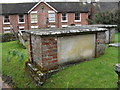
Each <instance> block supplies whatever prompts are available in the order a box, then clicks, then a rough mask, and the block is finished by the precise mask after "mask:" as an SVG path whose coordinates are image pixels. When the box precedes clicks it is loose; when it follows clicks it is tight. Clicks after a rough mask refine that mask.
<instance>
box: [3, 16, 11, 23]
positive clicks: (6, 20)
mask: <svg viewBox="0 0 120 90" xmlns="http://www.w3.org/2000/svg"><path fill="white" fill-rule="evenodd" d="M4 24H10V20H9V16H8V15H5V16H4Z"/></svg>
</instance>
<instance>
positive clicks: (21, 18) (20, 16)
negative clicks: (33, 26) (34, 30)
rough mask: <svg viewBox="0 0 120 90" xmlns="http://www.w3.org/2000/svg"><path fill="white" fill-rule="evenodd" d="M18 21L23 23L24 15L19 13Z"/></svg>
mask: <svg viewBox="0 0 120 90" xmlns="http://www.w3.org/2000/svg"><path fill="white" fill-rule="evenodd" d="M18 18H19V19H18V21H19V22H18V23H24V15H19V17H18Z"/></svg>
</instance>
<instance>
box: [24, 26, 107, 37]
mask: <svg viewBox="0 0 120 90" xmlns="http://www.w3.org/2000/svg"><path fill="white" fill-rule="evenodd" d="M101 31H107V29H106V28H97V27H80V26H77V27H67V28H59V29H58V28H49V29H36V30H26V31H25V32H27V33H29V34H34V35H41V36H42V35H60V34H79V33H87V32H91V33H92V32H101Z"/></svg>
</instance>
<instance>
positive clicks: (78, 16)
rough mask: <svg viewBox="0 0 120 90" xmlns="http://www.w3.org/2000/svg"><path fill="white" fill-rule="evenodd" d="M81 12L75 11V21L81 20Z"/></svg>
mask: <svg viewBox="0 0 120 90" xmlns="http://www.w3.org/2000/svg"><path fill="white" fill-rule="evenodd" d="M80 19H81V18H80V13H75V21H80Z"/></svg>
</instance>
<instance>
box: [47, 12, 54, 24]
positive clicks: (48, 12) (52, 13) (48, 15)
mask: <svg viewBox="0 0 120 90" xmlns="http://www.w3.org/2000/svg"><path fill="white" fill-rule="evenodd" d="M50 13H52V14H54V16H55V12H54V11H48V22H55V17H54V21H49V14H50Z"/></svg>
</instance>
